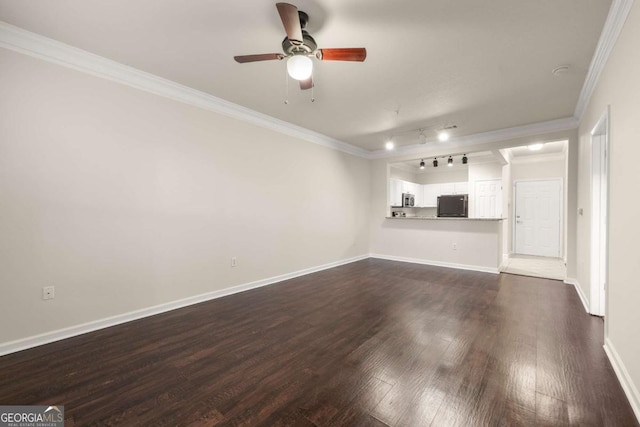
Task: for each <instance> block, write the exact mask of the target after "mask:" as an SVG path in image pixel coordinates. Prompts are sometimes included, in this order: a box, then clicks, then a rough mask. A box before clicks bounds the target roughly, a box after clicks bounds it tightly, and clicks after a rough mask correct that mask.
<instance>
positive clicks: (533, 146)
mask: <svg viewBox="0 0 640 427" xmlns="http://www.w3.org/2000/svg"><path fill="white" fill-rule="evenodd" d="M543 146H544V144H543V143H542V142H539V143H537V144H531V145H529V146H528V147H529V150H531V151H539V150H542V147H543Z"/></svg>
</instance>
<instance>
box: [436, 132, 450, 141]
mask: <svg viewBox="0 0 640 427" xmlns="http://www.w3.org/2000/svg"><path fill="white" fill-rule="evenodd" d="M448 140H449V132H447V131H446V130H441V131H440V132H438V141H440V142H445V141H448Z"/></svg>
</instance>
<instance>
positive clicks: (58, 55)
mask: <svg viewBox="0 0 640 427" xmlns="http://www.w3.org/2000/svg"><path fill="white" fill-rule="evenodd" d="M0 47H3V48H6V49H9V50H13V51H16V52H20V53H22V54H25V55H29V56H32V57H35V58H38V59H42V60H45V61H49V62H52V63H55V64H58V65H62V66H64V67H69V68H73V69H75V70H78V71H81V72H83V73H87V74H91V75H93V76H97V77H100V78H104V79H107V80H111V81H114V82H117V83H120V84H123V85H127V86H130V87H133V88H136V89H139V90H143V91H145V92H149V93H152V94H155V95H159V96H162V97H165V98H169V99H172V100H174V101H178V102H182V103H185V104H188V105H192V106H195V107H198V108H202V109H205V110H209V111H213V112H215V113H219V114H222V115H224V116H227V117H231V118H234V119H238V120H242V121H244V122H247V123H250V124H253V125H256V126H260V127H263V128H266V129H270V130H273V131H276V132H280V133H283V134H285V135H289V136H293V137H296V138H300V139H303V140H305V141H308V142H312V143H314V144H318V145H322V146H324V147H328V148H332V149H334V150H338V151H342V152H345V153H348V154H352V155H354V156H358V157H363V158H367V157H368V155H369V151H368V150H364V149H362V148H360V147H356V146H354V145H351V144H347V143H346V142H343V141H339V140H337V139H334V138H331V137H328V136H326V135H323V134H321V133H318V132H314V131H312V130H309V129H306V128H303V127H301V126H297V125H294V124H291V123H288V122H285V121H284V120H280V119H276V118H275V117H271V116H269V115H266V114H263V113H259V112H257V111H254V110H251V109H249V108H246V107H243V106H241V105H238V104H234V103H232V102H229V101H226V100H224V99H221V98H218V97H216V96H213V95H210V94H208V93H205V92H201V91H198V90H195V89H192V88H190V87H188V86H184V85H181V84H179V83H176V82H173V81H171V80H167V79H163V78H162V77H158V76H156V75H153V74H151V73H147V72H144V71H141V70H138V69H136V68H133V67H129V66H127V65H124V64H121V63H119V62H116V61H112V60H110V59H107V58H104V57H102V56H99V55H95V54H93V53H90V52H87V51H85V50H82V49H78V48H76V47H73V46H70V45H67V44H65V43H61V42H59V41H56V40H53V39H50V38H48V37H44V36H41V35H39V34H36V33H32V32H30V31H27V30H24V29H22V28H19V27H16V26H14V25H11V24H8V23H6V22H3V21H0Z"/></svg>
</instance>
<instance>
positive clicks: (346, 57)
mask: <svg viewBox="0 0 640 427" xmlns="http://www.w3.org/2000/svg"><path fill="white" fill-rule="evenodd" d="M316 56H317V57H318V59H320V60H322V61H359V62H362V61H364V60H365V59H366V58H367V49H365V48H363V47H352V48H338V49H318V51H317V52H316Z"/></svg>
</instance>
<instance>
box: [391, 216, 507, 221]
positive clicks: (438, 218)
mask: <svg viewBox="0 0 640 427" xmlns="http://www.w3.org/2000/svg"><path fill="white" fill-rule="evenodd" d="M385 218H386V219H414V220H415V219H423V220H437V221H451V220H454V221H502V220H504V219H506V218H456V217H451V218H448V217H447V218H443V217H436V216H387V217H385Z"/></svg>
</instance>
